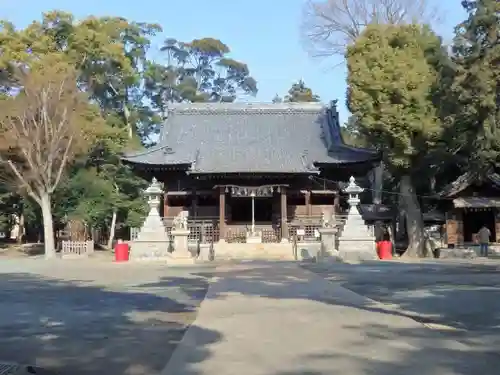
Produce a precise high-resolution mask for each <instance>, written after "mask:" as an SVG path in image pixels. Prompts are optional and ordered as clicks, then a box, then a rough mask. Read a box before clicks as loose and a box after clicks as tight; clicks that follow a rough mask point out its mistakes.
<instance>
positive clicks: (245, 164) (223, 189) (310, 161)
mask: <svg viewBox="0 0 500 375" xmlns="http://www.w3.org/2000/svg"><path fill="white" fill-rule="evenodd" d="M123 161H124V162H125V163H127V164H129V165H131V166H132V167H133V169H134V171H135V173H137V174H138V175H140V176H142V177H144V178H146V179H148V180H151V179H152V178H153V177H155V178H156V179H158V181H160V182H162V183H163V189H164V197H163V204H162V210H161V211H162V212H161V213H160V214H161V215H162V216H163V217H164V221H165V223H166V225H167V226H168V223H169V222H171V221H172V219H173V218H174V217H175V216H177V215H178V214H179V213H181V212H182V211H187V212H188V215H189V220H190V221H192V222H193V223H195V222H198V223H203V229H202V230H201V231H202V232H203V233H201V232H200V233H198V235H200V236H202V237H203V238H204V239H205V240H206V239H207V238H208V239H209V240H211V241H213V242H217V241H219V240H225V241H227V242H245V241H246V239H247V238H248V233H249V232H253V233H255V232H257V231H258V232H259V233H260V234H261V236H262V238H261V240H262V242H268V243H270V242H281V241H282V240H286V239H288V238H290V236H291V235H293V234H296V231H297V228H305V229H306V232H307V233H305V234H304V235H305V236H307V235H311V236H312V235H313V234H312V232H311V230H312V229H311V230H309V229H307V228H313V227H314V226H315V225H316V226H317V225H319V222H320V220H321V216H325V215H326V216H332V215H334V214H335V213H336V212H338V210H339V204H340V201H339V195H340V192H339V187H338V185H335V184H332V183H326V182H325V181H344V182H346V181H348V180H349V177H350V176H351V175H354V176H356V177H361V178H364V177H365V176H366V175H367V173H368V172H369V171H371V170H372V169H373V168H374V166H375V165H377V164H378V163H379V162H380V154H379V153H377V152H374V151H372V150H367V149H360V148H354V147H351V146H348V145H346V144H345V143H344V142H343V140H342V136H341V132H340V124H339V114H338V112H337V108H336V102H332V103H331V104H329V105H328V106H325V105H322V104H319V103H280V104H262V103H210V104H208V103H203V104H198V103H195V104H177V105H172V106H171V107H170V108H169V110H168V116H167V120H166V121H165V123H164V125H163V128H162V129H161V133H160V137H159V142H158V145H157V146H155V147H152V148H150V149H147V150H145V151H142V152H138V153H134V154H128V155H126V156H125V157H123ZM198 231H200V229H198ZM294 231H295V232H294Z"/></svg>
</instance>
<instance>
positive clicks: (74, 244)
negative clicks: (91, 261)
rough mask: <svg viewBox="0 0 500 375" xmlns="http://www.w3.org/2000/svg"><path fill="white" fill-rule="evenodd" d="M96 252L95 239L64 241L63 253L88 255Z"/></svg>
mask: <svg viewBox="0 0 500 375" xmlns="http://www.w3.org/2000/svg"><path fill="white" fill-rule="evenodd" d="M93 252H94V241H62V247H61V254H62V255H63V256H64V255H88V254H91V253H93Z"/></svg>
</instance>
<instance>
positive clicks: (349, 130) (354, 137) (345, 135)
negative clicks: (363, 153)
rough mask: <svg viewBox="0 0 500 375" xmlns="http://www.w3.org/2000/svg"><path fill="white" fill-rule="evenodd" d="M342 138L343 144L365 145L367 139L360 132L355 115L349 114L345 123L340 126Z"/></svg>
mask: <svg viewBox="0 0 500 375" xmlns="http://www.w3.org/2000/svg"><path fill="white" fill-rule="evenodd" d="M340 132H341V134H342V140H343V141H344V142H345V144H347V145H349V146H353V147H365V148H366V147H367V146H368V144H367V140H366V138H365V137H363V135H362V134H361V132H360V128H359V124H358V121H357V120H356V117H355V116H349V118H348V119H347V123H346V124H345V125H344V126H343V127H341V128H340Z"/></svg>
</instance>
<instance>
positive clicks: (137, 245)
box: [130, 240, 171, 260]
mask: <svg viewBox="0 0 500 375" xmlns="http://www.w3.org/2000/svg"><path fill="white" fill-rule="evenodd" d="M170 247H171V246H170V242H169V241H141V240H135V241H131V242H130V259H131V260H158V259H168V258H169V257H170V253H169V250H170Z"/></svg>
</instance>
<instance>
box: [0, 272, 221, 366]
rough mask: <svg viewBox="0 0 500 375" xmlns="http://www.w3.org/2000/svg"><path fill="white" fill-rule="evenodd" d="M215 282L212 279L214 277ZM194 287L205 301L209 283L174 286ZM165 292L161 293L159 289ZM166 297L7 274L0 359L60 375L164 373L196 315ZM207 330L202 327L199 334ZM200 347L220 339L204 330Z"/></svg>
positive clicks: (1, 290) (0, 307)
mask: <svg viewBox="0 0 500 375" xmlns="http://www.w3.org/2000/svg"><path fill="white" fill-rule="evenodd" d="M207 276H209V275H207ZM171 282H178V283H180V284H183V288H184V289H189V288H191V289H193V294H192V295H193V297H195V298H193V299H196V300H197V301H198V303H199V302H200V301H201V299H202V298H203V296H204V294H205V292H206V290H207V280H206V279H203V281H202V280H201V279H200V280H197V281H196V282H195V284H196V286H190V287H189V288H188V286H187V285H188V284H189V282H193V281H192V280H191V281H188V280H182V278H179V279H177V280H172V281H171ZM160 289H161V288H160ZM196 309H197V306H196V303H194V304H193V303H180V302H178V301H176V300H174V299H172V298H170V297H168V296H166V295H162V294H161V291H160V292H157V293H153V292H151V291H149V290H141V291H138V290H137V289H133V290H123V291H115V290H106V289H103V288H99V287H95V286H89V285H80V284H79V283H78V282H77V281H72V282H68V281H62V280H56V279H50V278H43V277H38V276H35V275H33V274H19V273H3V274H0V360H3V361H16V362H20V363H26V364H33V365H36V366H41V367H43V368H46V369H48V370H50V373H54V374H61V375H70V374H71V375H87V374H88V375H90V374H92V375H96V374H107V375H122V374H131V375H146V374H147V375H151V374H156V373H159V372H160V371H161V370H162V369H163V367H164V366H165V365H166V363H167V362H168V359H169V357H170V354H171V353H172V351H173V349H174V348H175V346H176V345H177V344H178V343H179V341H180V340H181V339H182V336H183V334H184V332H185V330H186V327H187V326H188V325H189V324H191V323H192V322H193V320H194V319H195V315H196ZM196 329H202V328H199V327H198V328H196ZM203 337H204V338H205V340H206V342H200V344H199V346H198V347H197V348H196V350H197V351H199V353H198V357H199V358H200V360H203V358H205V357H206V356H208V355H209V352H208V351H207V350H206V348H205V345H208V344H210V343H213V342H216V341H218V340H220V335H219V334H218V333H217V332H208V331H207V332H204V335H203Z"/></svg>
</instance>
